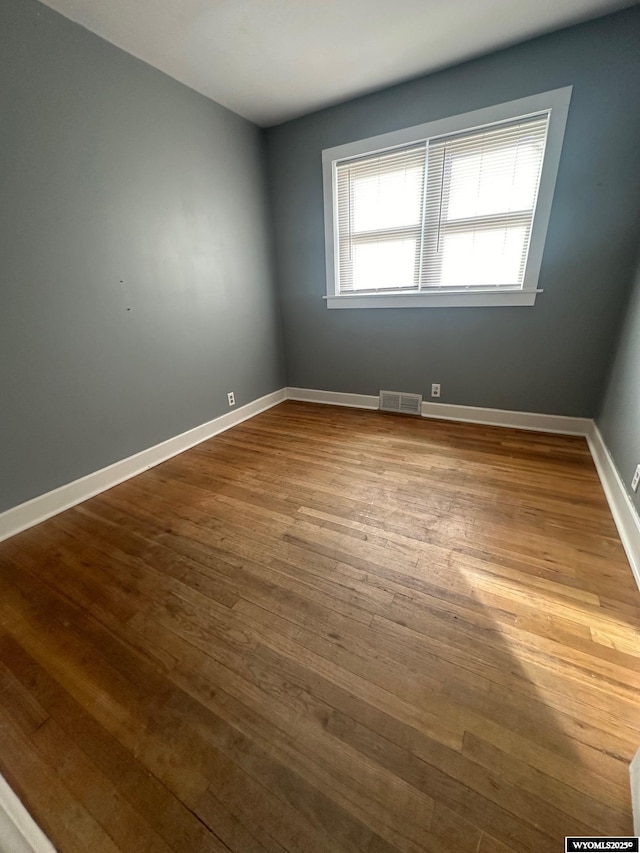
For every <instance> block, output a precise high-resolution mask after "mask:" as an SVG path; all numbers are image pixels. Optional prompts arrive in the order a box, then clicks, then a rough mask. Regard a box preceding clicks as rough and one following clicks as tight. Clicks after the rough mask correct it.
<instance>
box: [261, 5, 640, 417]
mask: <svg viewBox="0 0 640 853" xmlns="http://www.w3.org/2000/svg"><path fill="white" fill-rule="evenodd" d="M567 85H573V87H574V90H573V98H572V103H571V108H570V112H569V121H568V124H567V132H566V136H565V143H564V149H563V155H562V160H561V163H560V172H559V176H558V182H557V185H556V193H555V199H554V205H553V210H552V214H551V221H550V225H549V234H548V237H547V244H546V251H545V256H544V261H543V265H542V273H541V278H540V286H541V287H542V288H544V290H545V292H544V293H543V294H542V295H541V296H540V297H539V299H538V302H537V304H536V306H535V307H533V308H481V309H471V308H459V309H444V308H437V309H426V308H420V309H414V310H411V309H385V310H380V309H373V310H328V309H327V308H326V307H325V304H324V302H323V299H322V296H323V294H324V293H325V259H324V233H323V201H322V170H321V151H322V149H323V148H328V147H331V146H334V145H340V144H343V143H346V142H350V141H353V140H357V139H363V138H367V137H369V136H374V135H376V134H379V133H384V132H387V131H391V130H396V129H398V128H401V127H409V126H411V125H415V124H421V123H423V122H427V121H431V120H434V119H438V118H442V117H444V116H447V115H454V114H457V113H462V112H467V111H469V110H474V109H478V108H480V107H485V106H488V105H491V104H495V103H501V102H504V101H509V100H513V99H515V98H520V97H523V96H525V95H531V94H534V93H537V92H542V91H547V90H549V89H554V88H558V87H560V86H567ZM638 103H640V8H638V7H634V8H633V9H631V10H629V11H625V12H622V13H619V14H616V15H612V16H608V17H606V18H603V19H600V20H597V21H594V22H591V23H588V24H584V25H581V26H577V27H573V28H570V29H567V30H563V31H560V32H557V33H554V34H552V35H549V36H545V37H542V38H539V39H535V40H533V41H530V42H527V43H525V44H522V45H519V46H517V47H514V48H510V49H508V50H504V51H501V52H499V53H495V54H492V55H490V56H487V57H485V58H482V59H479V60H476V61H473V62H469V63H466V64H464V65H461V66H458V67H456V68H452V69H449V70H446V71H443V72H440V73H438V74H434V75H431V76H428V77H425V78H421V79H419V80H416V81H413V82H410V83H406V84H403V85H400V86H396V87H394V88H391V89H387V90H385V91H381V92H377V93H375V94H373V95H369V96H367V97H364V98H360V99H357V100H354V101H351V102H349V103H346V104H342V105H340V106H337V107H333V108H331V109H327V110H324V111H322V112H318V113H315V114H313V115H311V116H307V117H304V118H301V119H298V120H296V121H292V122H289V123H287V124H283V125H280V126H277V127H274V128H271V129H270V130H269V131H268V133H267V144H268V158H269V168H270V186H271V192H272V204H273V211H274V220H275V234H276V258H277V272H278V279H279V282H278V283H279V287H280V291H281V299H282V312H283V326H284V343H285V354H286V364H287V373H288V376H287V379H288V384H289V385H295V386H302V387H309V388H319V389H326V390H334V391H348V392H354V393H362V394H376V393H377V392H378V390H379V389H381V388H386V389H391V390H402V391H413V392H422V393H423V394H425V395H426V394H427V392H428V390H430V385H431V382H440V383H442V401H443V402H450V403H459V404H467V405H476V406H491V407H499V408H506V409H517V410H521V411H527V410H528V411H535V412H545V413H557V414H565V415H577V416H593V415H595V413H596V411H597V407H598V400H599V398H600V396H601V393H602V390H603V386H604V381H605V377H606V374H607V371H608V367H609V364H610V361H611V357H612V354H613V349H614V340H615V335H616V331H617V328H618V323H619V317H620V314H621V311H622V307H623V304H624V302H625V300H626V297H627V292H628V289H629V282H630V280H631V276H632V269H633V263H634V256H635V252H636V245H637V236H638V232H639V229H640V221H639V213H640V163H639V160H638V151H639V150H640V111H639V110H638Z"/></svg>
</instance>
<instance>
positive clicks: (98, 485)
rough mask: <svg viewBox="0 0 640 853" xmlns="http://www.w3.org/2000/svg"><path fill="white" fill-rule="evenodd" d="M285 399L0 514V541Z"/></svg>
mask: <svg viewBox="0 0 640 853" xmlns="http://www.w3.org/2000/svg"><path fill="white" fill-rule="evenodd" d="M285 399H286V393H285V389H283V388H280V389H279V390H278V391H274V392H273V393H271V394H267V395H265V396H264V397H259V398H258V399H257V400H253V401H252V402H251V403H247V404H246V405H245V406H240V408H238V409H234V410H233V411H232V412H227V413H226V414H224V415H221V416H220V417H217V418H214V419H213V420H212V421H208V422H207V423H204V424H201V425H200V426H197V427H195V428H194V429H190V430H188V431H187V432H183V433H182V434H181V435H177V436H174V438H170V439H168V440H167V441H163V442H161V443H160V444H156V445H155V446H154V447H149V448H148V449H147V450H142V451H140V453H135V454H134V455H133V456H129V457H128V458H127V459H122V460H120V461H119V462H114V463H113V465H108V466H107V467H106V468H101V469H100V470H99V471H94V472H93V473H92V474H87V475H86V477H81V478H80V479H79V480H74V481H73V482H71V483H67V484H66V485H64V486H60V487H59V488H57V489H53V491H50V492H46V493H45V494H44V495H40V496H38V497H37V498H33V499H32V500H30V501H26V503H22V504H19V505H18V506H16V507H13V508H12V509H9V510H7V511H6V512H3V513H2V514H0V542H2V541H3V540H4V539H8V538H9V537H10V536H15V535H16V534H17V533H21V532H22V531H23V530H27V528H29V527H33V526H34V525H36V524H39V523H40V522H41V521H45V520H46V519H47V518H51V516H53V515H57V514H58V513H60V512H63V511H64V510H65V509H70V508H71V507H72V506H76V504H79V503H82V502H83V501H86V500H88V499H89V498H92V497H95V495H98V494H100V492H104V491H106V490H107V489H110V488H112V487H113V486H117V485H118V483H123V482H124V481H125V480H129V479H130V478H131V477H135V476H136V474H141V473H142V472H143V471H147V470H148V469H149V468H153V467H154V466H155V465H159V464H160V463H161V462H165V461H166V460H167V459H171V457H173V456H177V455H178V453H183V452H184V451H185V450H189V448H191V447H195V445H196V444H200V443H201V442H203V441H206V440H207V439H208V438H213V436H214V435H218V434H219V433H221V432H224V431H225V430H228V429H230V428H231V427H233V426H236V425H237V424H240V423H242V422H243V421H246V420H248V419H249V418H252V417H254V416H255V415H258V414H260V412H264V411H266V410H267V409H270V408H271V407H272V406H276V405H277V404H278V403H282V402H283V400H285Z"/></svg>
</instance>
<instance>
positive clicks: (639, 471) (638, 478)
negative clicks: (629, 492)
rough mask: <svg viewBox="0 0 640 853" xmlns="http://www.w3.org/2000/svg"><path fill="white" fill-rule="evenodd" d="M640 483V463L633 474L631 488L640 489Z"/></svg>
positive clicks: (635, 490)
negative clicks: (639, 487) (639, 486)
mask: <svg viewBox="0 0 640 853" xmlns="http://www.w3.org/2000/svg"><path fill="white" fill-rule="evenodd" d="M639 483H640V463H639V464H638V465H636V473H635V474H634V475H633V480H632V481H631V488H632V489H633V491H634V492H637V491H638V484H639Z"/></svg>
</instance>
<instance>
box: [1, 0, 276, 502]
mask: <svg viewBox="0 0 640 853" xmlns="http://www.w3.org/2000/svg"><path fill="white" fill-rule="evenodd" d="M263 161H264V147H263V138H262V131H260V130H259V129H258V128H256V127H255V126H253V125H252V124H250V123H249V122H247V121H245V120H244V119H241V118H239V117H238V116H236V115H234V114H233V113H231V112H229V111H227V110H225V109H223V108H222V107H219V106H218V105H216V104H214V103H212V102H211V101H209V100H207V99H206V98H204V97H202V96H200V95H197V94H196V93H194V92H192V91H191V90H189V89H187V88H185V87H184V86H181V85H180V84H179V83H176V82H175V81H173V80H171V79H169V78H168V77H166V76H165V75H163V74H161V73H160V72H158V71H155V70H153V69H152V68H150V67H149V66H147V65H145V64H143V63H142V62H139V61H138V60H136V59H134V58H133V57H131V56H129V55H127V54H125V53H123V52H121V51H119V50H118V49H116V48H115V47H113V46H111V45H109V44H107V43H106V42H104V41H102V40H101V39H99V38H97V37H96V36H94V35H92V34H90V33H89V32H87V31H86V30H83V29H81V28H80V27H78V26H76V25H75V24H72V23H71V22H69V21H68V20H66V19H65V18H63V17H61V16H59V15H57V14H56V13H55V12H53V11H51V10H49V9H48V8H46V7H44V6H41V5H40V4H38V3H36V2H33V0H0V510H3V509H6V508H8V507H11V506H13V505H16V504H18V503H20V502H22V501H24V500H26V499H28V498H31V497H34V496H35V495H38V494H41V493H42V492H45V491H47V490H49V489H52V488H54V487H56V486H59V485H61V484H63V483H66V482H69V481H71V480H73V479H75V478H77V477H80V476H81V475H83V474H87V473H89V472H91V471H95V470H96V469H98V468H101V467H102V466H104V465H107V464H109V463H111V462H114V461H116V460H119V459H122V458H124V457H126V456H128V455H130V454H132V453H135V452H136V451H139V450H142V449H144V448H147V447H149V446H151V445H153V444H156V443H157V442H160V441H162V440H164V439H167V438H169V437H171V436H174V435H176V434H178V433H180V432H183V431H185V430H187V429H190V428H191V427H194V426H196V425H198V424H201V423H203V422H205V421H207V420H209V419H211V418H213V417H215V416H217V415H220V414H222V413H223V412H226V411H228V407H227V400H226V392H227V391H231V390H233V391H235V393H236V399H237V403H238V405H242V404H243V403H246V402H248V401H250V400H253V399H255V398H256V397H259V396H261V395H263V394H266V393H268V392H270V391H273V390H275V389H276V388H280V387H282V385H283V384H284V375H283V370H282V367H281V352H280V350H281V340H280V331H279V317H278V308H277V301H276V298H275V293H274V289H273V287H272V280H273V275H272V258H271V256H270V240H271V237H270V232H269V229H268V227H267V224H268V219H267V216H266V212H267V202H266V191H265V190H266V180H265V169H264V162H263Z"/></svg>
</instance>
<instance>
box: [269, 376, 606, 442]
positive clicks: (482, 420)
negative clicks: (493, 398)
mask: <svg viewBox="0 0 640 853" xmlns="http://www.w3.org/2000/svg"><path fill="white" fill-rule="evenodd" d="M286 392H287V400H301V401H304V402H306V403H325V404H329V405H331V406H350V407H351V408H355V409H377V408H378V407H379V405H380V397H379V396H378V395H377V394H376V395H375V396H374V395H373V394H347V393H344V392H343V391H316V390H314V389H313V388H287V389H286ZM422 417H423V418H435V419H437V420H442V421H462V422H463V423H471V424H485V425H486V426H502V427H511V428H512V429H528V430H533V431H535V432H557V433H560V434H562V435H585V436H586V435H587V434H588V433H589V432H590V431H591V428H592V425H593V421H592V420H591V419H590V418H573V417H565V416H564V415H542V414H538V413H536V412H515V411H511V410H509V409H483V408H479V407H477V406H457V405H452V404H450V403H431V402H423V403H422Z"/></svg>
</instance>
